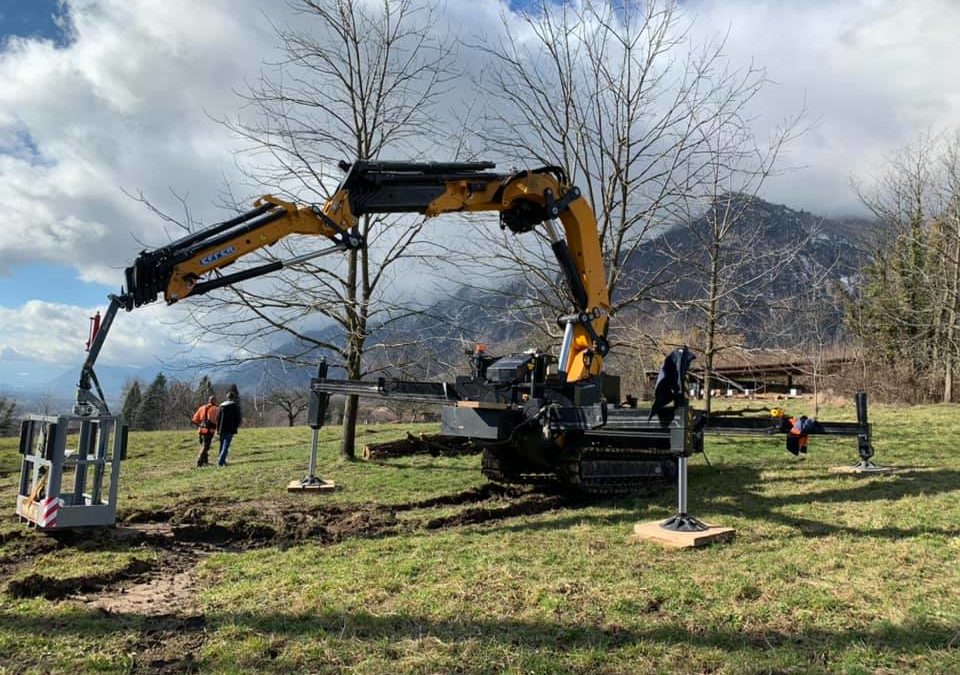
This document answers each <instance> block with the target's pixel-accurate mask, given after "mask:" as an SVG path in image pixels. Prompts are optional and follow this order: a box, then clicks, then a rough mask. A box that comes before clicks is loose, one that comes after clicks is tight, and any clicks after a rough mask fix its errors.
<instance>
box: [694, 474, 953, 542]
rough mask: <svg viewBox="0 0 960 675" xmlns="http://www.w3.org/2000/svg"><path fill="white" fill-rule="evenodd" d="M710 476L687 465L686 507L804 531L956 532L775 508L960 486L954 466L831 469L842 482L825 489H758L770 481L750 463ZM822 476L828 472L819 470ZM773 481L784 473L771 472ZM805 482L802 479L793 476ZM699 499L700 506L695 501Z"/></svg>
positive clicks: (859, 503)
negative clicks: (834, 519) (826, 518)
mask: <svg viewBox="0 0 960 675" xmlns="http://www.w3.org/2000/svg"><path fill="white" fill-rule="evenodd" d="M715 471H716V472H717V474H719V475H718V477H717V479H715V480H710V481H704V480H701V476H700V474H702V472H703V470H702V469H701V471H697V472H696V473H695V472H693V471H691V473H690V475H691V479H690V490H691V494H692V495H693V498H691V505H692V509H696V508H703V509H704V510H706V511H708V512H709V513H710V514H711V515H713V514H714V513H716V514H721V515H723V514H728V515H732V516H738V517H743V516H746V517H754V518H759V519H766V520H770V521H773V522H777V523H780V524H783V525H787V526H789V527H791V528H795V529H797V530H798V531H799V532H800V533H801V534H803V535H804V536H826V535H833V534H840V533H843V534H848V535H854V536H863V537H883V538H888V539H901V538H903V537H915V536H919V535H924V534H933V535H939V536H946V537H953V536H957V535H960V524H958V525H956V526H954V527H947V528H941V527H936V526H933V525H928V524H918V525H916V526H913V527H882V528H875V529H870V528H866V527H849V526H845V525H837V524H834V523H830V522H823V521H818V520H813V519H809V518H805V517H803V516H799V515H795V514H787V513H783V512H782V511H781V509H782V508H784V507H795V506H803V505H824V504H828V505H835V506H837V507H842V506H843V505H849V507H850V510H852V511H856V510H863V508H864V506H865V505H866V504H867V503H869V502H875V503H882V502H893V501H896V500H899V499H903V498H906V497H917V496H921V495H923V496H933V495H937V494H947V493H951V492H955V491H960V471H957V470H954V469H943V470H939V471H922V472H916V473H901V474H892V475H876V476H857V475H850V476H846V475H837V476H833V478H837V479H839V480H842V481H843V482H844V485H843V486H842V487H839V488H838V487H831V488H829V489H826V490H803V491H797V492H793V493H790V494H775V495H768V494H763V493H762V492H759V491H758V488H759V489H762V488H763V486H764V485H766V484H769V483H771V482H773V481H771V480H768V479H765V478H762V477H761V475H760V473H759V472H758V471H757V470H756V469H755V468H753V467H724V468H722V469H718V470H715ZM821 478H822V479H828V478H831V477H830V476H826V475H824V476H822V477H821ZM774 481H776V482H781V481H789V479H782V478H776V479H774ZM797 482H805V481H797ZM701 505H702V506H701Z"/></svg>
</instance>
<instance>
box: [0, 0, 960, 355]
mask: <svg viewBox="0 0 960 675" xmlns="http://www.w3.org/2000/svg"><path fill="white" fill-rule="evenodd" d="M64 7H65V10H66V11H67V13H68V15H69V31H70V35H69V38H70V39H69V40H68V43H67V44H66V45H64V46H57V45H55V44H54V43H52V42H49V41H43V40H38V39H12V40H10V41H8V42H7V43H6V44H5V45H4V46H3V48H2V49H0V81H2V82H3V83H4V86H3V87H0V205H2V209H3V225H2V226H0V272H2V271H5V270H8V269H10V268H11V266H14V265H16V264H20V263H24V262H30V261H37V260H43V261H52V262H55V263H59V264H63V265H69V266H71V267H74V268H75V269H77V270H78V273H79V275H80V277H81V278H82V279H84V280H92V281H100V282H103V283H107V284H109V285H111V286H116V285H119V283H120V280H121V279H120V277H121V273H120V269H121V268H122V267H124V266H125V265H127V264H129V263H130V261H131V260H132V258H133V256H134V255H135V253H136V252H137V251H138V250H139V249H140V248H141V246H142V245H141V243H139V242H141V241H142V242H146V243H148V244H152V245H155V244H159V243H162V242H164V241H165V240H167V238H168V236H169V235H168V232H167V231H165V229H164V225H163V224H162V223H161V222H160V221H159V219H158V218H157V217H156V216H154V215H152V214H150V213H148V212H147V211H146V210H145V209H144V208H143V207H142V206H141V205H139V204H136V203H135V202H133V201H132V200H131V199H129V198H128V197H127V196H126V195H124V194H123V191H122V190H123V189H126V190H128V191H133V192H136V191H138V190H142V191H143V192H144V193H145V194H146V195H147V196H148V197H150V198H151V199H152V200H154V201H156V202H157V203H158V205H159V206H160V207H161V208H163V209H165V210H168V211H171V212H176V211H177V208H178V206H179V204H178V202H177V200H176V199H174V198H173V197H172V196H171V195H170V193H169V190H170V189H173V190H175V191H176V192H178V193H180V194H187V195H188V197H189V204H190V206H191V208H192V209H194V215H196V216H199V217H200V218H201V219H202V220H204V221H206V222H212V221H213V220H216V219H217V218H219V217H221V216H222V215H223V214H222V212H219V211H217V210H216V209H215V208H214V207H213V206H212V205H211V202H212V200H213V199H214V198H215V196H216V194H217V192H218V190H219V189H220V187H221V185H222V181H223V179H224V178H226V179H227V180H228V181H238V180H239V179H240V176H239V173H238V172H237V170H236V168H235V165H234V154H233V153H234V151H235V150H236V149H237V147H238V141H237V139H235V138H233V137H231V135H230V133H229V132H228V131H227V130H226V129H225V128H223V127H222V126H220V125H218V124H217V123H216V122H215V121H213V119H216V118H219V117H222V116H225V115H226V116H230V115H233V114H235V113H236V112H237V111H238V109H239V108H240V106H239V100H238V98H237V97H236V95H235V91H236V90H237V89H242V88H243V83H244V80H245V79H250V78H253V77H255V76H256V75H257V73H258V72H259V70H260V69H261V68H262V67H263V63H264V61H265V60H268V59H270V58H271V57H275V56H276V52H275V38H274V36H273V32H272V29H271V27H270V24H269V21H268V20H267V18H266V16H265V14H264V12H269V14H270V17H271V20H276V21H278V22H280V23H283V22H285V21H287V20H290V17H289V16H285V15H283V14H282V13H283V12H285V11H287V10H286V9H285V3H279V2H268V1H267V0H206V1H205V2H195V1H194V0H137V1H136V2H130V1H129V0H66V2H65V4H64ZM683 7H684V8H685V9H686V10H687V11H688V12H689V13H690V15H691V16H692V17H695V19H696V21H695V27H694V34H695V36H700V37H702V36H707V35H716V34H720V33H723V32H725V31H726V30H727V29H728V28H729V29H730V35H729V38H728V43H727V52H728V54H729V55H730V57H731V58H732V59H733V60H734V61H735V62H737V63H740V64H744V65H745V64H747V63H749V62H750V60H751V59H752V60H754V61H755V62H756V63H757V64H759V65H765V66H767V68H768V72H769V75H770V77H771V78H772V79H773V80H775V81H776V82H777V84H776V85H775V86H771V87H769V88H767V89H766V90H765V91H764V92H763V93H762V94H761V98H760V99H759V100H758V101H757V106H756V110H757V111H758V112H759V113H760V119H759V120H758V128H759V129H761V130H762V129H763V128H764V127H765V126H767V125H770V124H773V123H776V122H778V121H779V120H780V119H781V118H783V117H785V116H788V115H789V114H791V113H792V112H794V111H796V109H797V108H798V107H799V106H800V105H801V104H802V102H803V100H804V98H805V99H806V105H807V108H808V109H809V114H810V117H811V118H812V119H817V120H819V124H818V126H817V127H816V129H815V130H813V131H812V132H810V133H809V134H807V135H806V136H805V137H803V138H801V139H800V140H799V141H797V142H796V143H795V144H794V145H793V146H792V149H791V151H790V154H789V156H788V157H787V161H788V162H789V163H791V164H799V165H805V166H806V167H807V168H805V169H803V170H802V171H797V172H792V173H790V174H789V175H788V176H786V177H784V178H781V179H777V180H776V181H775V182H773V183H771V184H770V186H769V190H768V191H767V196H769V197H772V198H774V199H776V200H780V201H784V202H787V203H788V204H790V205H793V206H803V207H806V208H808V209H810V210H814V211H824V210H829V211H836V210H844V209H850V208H853V207H854V206H855V202H854V200H853V198H852V196H851V194H850V192H849V189H848V184H847V179H848V176H849V174H850V173H852V172H856V173H860V174H865V173H869V172H870V171H871V170H872V169H873V168H874V167H875V166H876V164H877V162H878V160H879V159H880V158H881V157H882V155H883V154H884V153H886V152H889V151H891V150H893V149H894V148H896V147H897V146H899V145H901V144H903V143H906V142H908V141H909V140H911V138H912V137H913V136H914V135H915V134H916V133H917V132H918V131H922V130H925V129H926V128H928V127H931V128H934V129H939V128H941V127H944V126H946V125H949V124H955V123H956V120H958V119H960V80H958V79H957V78H956V76H955V74H956V73H957V72H960V41H958V40H956V27H957V26H958V25H960V3H957V2H955V1H953V0H928V1H926V2H923V3H916V2H907V1H906V0H900V1H898V2H879V1H877V0H850V1H848V2H843V3H837V2H825V1H811V2H802V3H801V2H783V1H779V0H723V1H721V0H693V1H692V2H685V3H683ZM500 9H501V6H500V5H498V4H497V3H493V2H489V3H480V4H479V5H478V4H477V3H475V2H469V1H468V0H449V1H448V2H447V4H446V12H447V14H446V16H445V19H446V24H447V25H443V26H439V25H438V28H437V29H438V30H444V31H446V30H448V28H452V29H453V30H454V31H460V32H461V34H462V35H463V36H464V37H465V38H467V39H468V40H472V41H474V42H477V41H481V42H482V41H483V40H490V39H492V36H495V35H496V34H498V32H499V15H498V12H499V11H500ZM292 20H293V21H296V18H293V19H292ZM478 36H480V37H478ZM460 54H461V57H460V58H462V59H464V61H465V62H464V67H465V69H466V70H470V71H473V72H477V71H479V70H482V68H479V67H478V66H477V63H476V62H477V60H479V59H480V58H481V56H480V55H479V53H478V52H477V51H475V50H470V49H467V48H463V49H461V50H460ZM466 61H473V63H472V64H470V63H466ZM472 94H473V92H471V89H470V86H469V84H467V83H465V82H461V83H458V84H457V87H456V89H454V91H453V94H452V96H453V98H456V99H459V98H461V97H463V98H469V97H471V96H472ZM517 95H518V96H522V95H523V92H517ZM459 103H460V101H459V100H453V99H451V105H450V106H441V108H440V109H441V110H442V109H446V108H448V107H450V108H452V107H455V106H456V105H457V104H459ZM437 159H441V158H440V157H437ZM402 282H403V279H400V280H398V281H397V284H399V285H402ZM174 311H175V310H174V309H168V308H166V307H163V306H162V305H158V306H154V307H149V308H146V309H142V310H139V311H138V312H134V313H133V314H130V315H127V314H124V315H122V316H120V317H119V319H118V323H117V332H116V335H114V336H113V339H111V340H110V341H109V342H108V347H107V350H106V352H105V354H104V359H105V362H113V363H117V364H121V363H126V364H137V365H142V364H145V363H150V362H152V361H153V359H154V357H155V356H156V354H158V353H165V354H170V353H171V347H170V346H169V342H168V340H169V339H170V338H172V337H175V333H176V331H175V329H174V328H172V327H170V326H169V325H167V324H165V323H163V322H168V321H169V320H170V318H171V317H172V316H175V314H174V313H173V312H174ZM89 313H90V310H89V309H86V308H76V307H67V306H63V305H55V304H50V303H27V304H26V305H24V306H22V307H17V308H6V309H3V308H0V321H2V326H3V327H2V328H0V353H6V350H15V351H16V353H17V354H20V355H24V356H28V357H29V358H32V359H39V360H43V361H48V362H52V361H58V362H62V363H75V362H77V360H78V359H79V358H82V352H81V351H80V348H81V347H80V346H81V345H82V342H83V339H84V337H83V336H84V335H85V333H86V317H87V316H89ZM164 345H166V346H164Z"/></svg>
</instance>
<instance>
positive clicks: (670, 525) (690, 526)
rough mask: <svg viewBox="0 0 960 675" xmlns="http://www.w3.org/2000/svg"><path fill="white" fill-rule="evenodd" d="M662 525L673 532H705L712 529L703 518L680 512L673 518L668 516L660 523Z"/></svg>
mask: <svg viewBox="0 0 960 675" xmlns="http://www.w3.org/2000/svg"><path fill="white" fill-rule="evenodd" d="M660 527H662V528H663V529H665V530H671V531H673V532H704V531H706V530H708V529H710V526H709V525H707V524H706V523H704V522H703V521H702V520H699V519H697V518H694V517H693V516H691V515H689V514H686V513H678V514H677V515H675V516H673V517H672V518H667V519H666V520H665V521H663V522H662V523H660Z"/></svg>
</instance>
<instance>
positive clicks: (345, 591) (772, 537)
mask: <svg viewBox="0 0 960 675" xmlns="http://www.w3.org/2000/svg"><path fill="white" fill-rule="evenodd" d="M802 405H803V404H799V403H792V404H791V410H796V412H806V411H804V410H802V409H801V407H800V406H802ZM828 413H829V414H824V415H822V416H823V417H824V419H834V420H838V419H852V418H853V414H852V410H850V409H840V408H833V409H831V410H829V411H828ZM871 413H872V415H873V416H874V418H875V442H876V446H877V453H878V454H877V459H878V460H879V461H880V462H881V463H883V464H888V465H896V466H900V467H913V468H914V469H915V470H914V471H912V472H904V473H898V474H896V475H890V476H874V477H857V476H842V475H834V474H830V473H828V472H827V469H828V467H830V466H834V465H839V464H850V463H853V461H855V459H856V450H855V447H854V443H853V442H852V441H851V440H850V439H846V440H842V439H835V440H830V441H826V440H822V439H813V441H812V447H811V455H810V458H809V459H808V460H806V461H797V460H796V459H794V458H793V457H792V456H790V455H788V454H787V453H785V452H784V451H783V449H782V437H778V438H776V439H766V438H759V439H743V438H739V439H736V438H728V439H722V438H711V439H710V440H709V442H708V445H707V457H708V458H709V460H710V462H711V463H712V466H708V465H707V464H706V462H705V461H704V458H703V457H697V458H694V459H693V460H692V464H691V469H690V490H691V495H690V506H691V511H693V512H694V513H695V514H696V515H698V516H700V517H702V518H704V519H706V520H710V521H712V522H717V523H722V524H725V525H731V526H733V527H735V528H737V538H736V539H735V540H734V541H733V542H732V543H729V544H723V545H718V546H713V547H709V548H706V549H702V550H697V551H689V552H678V551H674V550H664V549H661V548H659V547H657V546H655V545H652V544H639V545H635V544H628V543H627V537H628V535H629V534H630V531H631V528H632V525H633V523H634V522H637V521H646V520H652V519H659V518H665V517H667V516H668V515H670V514H671V511H672V507H673V504H674V501H675V489H674V488H673V487H672V486H668V487H663V488H660V489H656V490H651V491H650V493H649V494H645V495H636V496H631V497H629V498H620V499H612V498H611V499H602V500H590V501H588V500H583V499H573V498H570V497H565V496H562V495H557V494H550V493H538V492H534V491H530V490H526V489H516V488H499V487H496V486H491V485H489V484H487V483H486V481H485V480H484V479H483V478H482V476H481V475H480V472H479V458H478V457H475V456H474V457H458V458H431V457H429V456H418V457H404V458H398V459H395V460H390V461H388V462H385V463H364V462H343V461H341V460H339V459H338V458H337V456H336V446H337V443H336V441H337V432H336V430H325V431H324V432H323V434H322V440H323V442H322V457H321V463H320V469H321V470H320V473H321V474H322V475H323V476H325V477H328V478H332V479H334V480H336V481H337V482H338V483H339V484H341V485H342V489H340V490H339V491H337V492H335V493H333V494H327V495H316V494H311V495H291V494H288V493H287V492H286V491H285V486H286V483H287V482H288V481H290V480H291V479H294V478H299V477H300V476H301V475H302V474H303V472H304V469H305V465H306V460H307V452H308V447H309V430H308V429H305V428H296V429H254V430H244V431H242V432H241V434H240V435H239V436H238V437H237V439H236V440H235V448H234V449H233V451H232V460H233V463H232V465H231V466H229V467H227V468H225V469H217V468H207V469H202V470H198V469H194V468H192V464H193V458H194V450H195V444H194V437H193V436H192V434H190V433H188V432H156V433H134V434H132V435H131V440H130V459H129V460H128V461H127V462H126V463H125V465H124V468H123V482H122V487H121V510H122V514H121V521H122V523H121V527H118V528H117V529H116V530H110V531H106V532H102V533H99V534H90V535H84V536H73V537H69V538H65V539H61V540H56V539H53V538H50V537H47V536H44V535H40V534H36V533H35V532H33V531H30V530H27V529H26V528H24V527H23V526H21V525H20V524H19V523H18V522H17V520H16V518H15V517H14V516H13V509H14V494H15V487H14V484H15V480H16V478H17V471H18V467H19V456H18V455H17V454H16V449H15V439H3V440H2V441H0V588H2V593H0V672H9V673H23V672H37V673H39V672H51V671H52V672H74V673H77V672H91V671H96V672H158V673H159V672H164V673H175V672H225V673H248V672H275V673H291V672H340V671H350V672H360V673H447V672H469V673H501V672H507V673H568V672H575V673H644V672H650V673H663V672H666V673H818V672H848V673H902V672H924V673H957V672H960V590H958V589H960V537H958V535H960V448H958V445H960V444H958V441H957V438H958V434H960V407H957V406H927V407H918V408H912V409H894V408H885V407H882V406H875V407H874V409H873V410H872V411H871ZM408 428H411V427H407V426H403V427H400V426H378V427H370V428H365V429H363V430H362V431H361V432H360V434H359V439H360V442H361V443H363V442H367V441H369V440H388V439H393V438H398V437H400V436H402V435H403V434H404V432H405V431H406V430H407V429H408ZM415 429H417V430H425V429H430V427H429V426H420V427H415Z"/></svg>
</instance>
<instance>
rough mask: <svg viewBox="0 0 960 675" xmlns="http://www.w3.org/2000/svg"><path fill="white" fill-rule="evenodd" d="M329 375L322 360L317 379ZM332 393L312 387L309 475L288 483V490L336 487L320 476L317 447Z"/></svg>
mask: <svg viewBox="0 0 960 675" xmlns="http://www.w3.org/2000/svg"><path fill="white" fill-rule="evenodd" d="M326 377H327V362H326V361H321V362H320V365H318V366H317V379H324V378H326ZM329 402H330V394H327V393H325V392H320V391H315V390H314V389H313V388H312V387H311V389H310V407H309V409H308V411H307V422H308V423H309V424H310V428H311V430H312V432H313V433H312V437H311V439H310V461H309V464H308V465H307V475H306V476H304V477H303V478H301V479H300V480H293V481H290V482H289V483H288V484H287V492H331V491H333V490H335V489H336V487H337V486H336V483H334V482H333V481H330V480H325V479H323V478H318V477H317V475H316V471H317V448H318V446H319V444H320V429H321V427H323V418H324V416H325V415H326V414H327V404H328V403H329Z"/></svg>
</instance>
